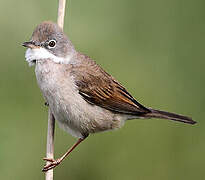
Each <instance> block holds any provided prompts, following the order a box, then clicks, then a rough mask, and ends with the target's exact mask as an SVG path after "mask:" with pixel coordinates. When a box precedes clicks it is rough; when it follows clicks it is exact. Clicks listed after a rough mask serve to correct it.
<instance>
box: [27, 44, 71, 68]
mask: <svg viewBox="0 0 205 180" xmlns="http://www.w3.org/2000/svg"><path fill="white" fill-rule="evenodd" d="M25 58H26V61H27V62H28V64H29V66H32V65H35V61H39V60H44V59H50V60H52V61H54V62H55V63H59V64H69V62H70V61H71V58H72V56H67V57H65V58H62V57H57V56H55V55H53V54H52V53H50V52H49V51H47V50H46V49H44V48H42V47H40V48H35V49H31V48H28V49H27V50H26V53H25Z"/></svg>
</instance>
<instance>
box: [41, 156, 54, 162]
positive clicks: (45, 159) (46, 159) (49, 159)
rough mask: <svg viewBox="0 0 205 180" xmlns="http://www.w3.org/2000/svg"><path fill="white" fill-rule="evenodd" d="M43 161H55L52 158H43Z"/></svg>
mask: <svg viewBox="0 0 205 180" xmlns="http://www.w3.org/2000/svg"><path fill="white" fill-rule="evenodd" d="M43 160H44V161H49V162H54V161H55V159H53V158H46V157H45V158H43Z"/></svg>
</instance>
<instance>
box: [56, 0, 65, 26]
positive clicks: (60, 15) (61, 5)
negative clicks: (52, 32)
mask: <svg viewBox="0 0 205 180" xmlns="http://www.w3.org/2000/svg"><path fill="white" fill-rule="evenodd" d="M65 3H66V0H59V4H58V19H57V24H58V26H59V27H60V28H62V29H63V25H64V17H65Z"/></svg>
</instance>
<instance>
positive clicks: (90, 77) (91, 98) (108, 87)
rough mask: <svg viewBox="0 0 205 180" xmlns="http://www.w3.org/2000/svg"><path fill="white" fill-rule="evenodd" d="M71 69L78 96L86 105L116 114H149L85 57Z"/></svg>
mask: <svg viewBox="0 0 205 180" xmlns="http://www.w3.org/2000/svg"><path fill="white" fill-rule="evenodd" d="M72 69H73V71H72V75H73V76H74V78H75V83H76V86H77V88H78V90H79V94H80V95H81V96H82V97H83V98H84V99H85V100H86V101H87V102H88V103H90V104H93V105H97V106H101V107H103V108H105V109H108V110H111V111H114V112H117V113H126V114H132V115H140V114H144V113H147V112H150V110H149V109H147V108H145V107H144V106H143V105H141V104H140V103H138V102H137V101H136V100H135V99H134V98H133V97H132V96H131V95H130V94H129V93H128V92H127V90H126V89H125V88H124V87H123V86H122V85H121V84H119V83H118V82H117V81H116V80H115V79H114V78H113V77H112V76H110V75H109V74H108V73H106V72H105V71H104V70H103V69H102V68H101V67H100V66H98V65H97V64H96V63H95V62H94V61H93V60H91V59H89V58H88V57H87V56H85V57H84V60H83V62H82V63H80V65H78V66H73V68H72Z"/></svg>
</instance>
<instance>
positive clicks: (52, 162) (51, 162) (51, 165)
mask: <svg viewBox="0 0 205 180" xmlns="http://www.w3.org/2000/svg"><path fill="white" fill-rule="evenodd" d="M43 160H45V161H48V162H49V163H48V164H47V165H45V166H44V167H43V169H42V171H43V172H46V171H48V170H50V169H53V168H55V167H56V166H58V165H59V164H60V163H61V159H57V160H55V159H52V158H43Z"/></svg>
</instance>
